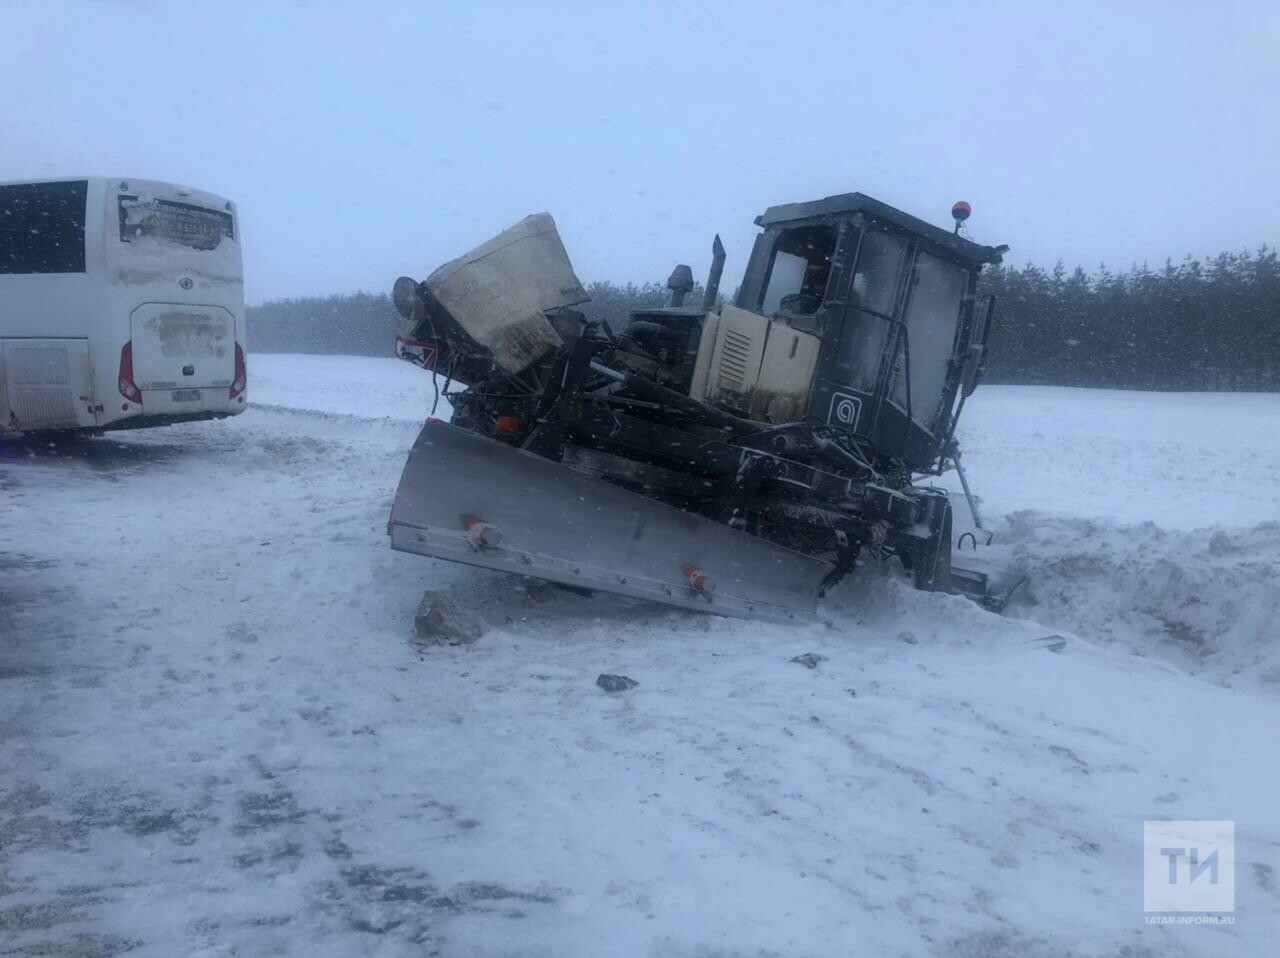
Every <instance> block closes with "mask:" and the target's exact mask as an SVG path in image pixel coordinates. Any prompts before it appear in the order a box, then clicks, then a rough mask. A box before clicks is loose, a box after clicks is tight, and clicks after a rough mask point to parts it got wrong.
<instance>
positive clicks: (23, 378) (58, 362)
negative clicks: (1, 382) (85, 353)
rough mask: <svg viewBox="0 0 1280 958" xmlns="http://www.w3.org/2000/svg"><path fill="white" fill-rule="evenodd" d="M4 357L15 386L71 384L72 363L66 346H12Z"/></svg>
mask: <svg viewBox="0 0 1280 958" xmlns="http://www.w3.org/2000/svg"><path fill="white" fill-rule="evenodd" d="M4 358H5V368H6V370H7V371H8V375H9V381H10V382H11V383H12V384H13V385H15V386H70V385H71V363H70V362H69V361H68V357H67V350H66V348H65V347H58V346H19V347H16V348H14V347H10V348H9V349H7V350H5V356H4Z"/></svg>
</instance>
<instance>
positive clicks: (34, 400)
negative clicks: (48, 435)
mask: <svg viewBox="0 0 1280 958" xmlns="http://www.w3.org/2000/svg"><path fill="white" fill-rule="evenodd" d="M9 394H10V396H12V397H13V406H14V408H13V412H14V413H15V414H16V415H17V417H18V421H19V422H21V423H32V424H34V423H46V422H62V421H65V420H71V421H72V422H74V421H75V418H76V406H75V402H74V398H73V397H72V395H71V390H70V389H50V388H49V387H48V386H44V387H40V388H36V389H32V388H31V387H22V386H18V387H16V388H12V389H10V391H9Z"/></svg>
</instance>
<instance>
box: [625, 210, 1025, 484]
mask: <svg viewBox="0 0 1280 958" xmlns="http://www.w3.org/2000/svg"><path fill="white" fill-rule="evenodd" d="M967 214H968V206H967V204H963V203H958V204H956V207H955V209H953V215H956V216H957V231H956V232H949V231H947V230H945V229H941V228H939V227H937V226H934V225H932V224H930V223H926V222H925V221H923V220H920V219H917V218H916V217H914V216H910V215H908V214H906V213H903V212H901V211H899V210H896V209H894V208H893V207H891V206H888V205H886V204H884V203H881V202H879V201H877V200H874V199H872V198H871V197H868V196H865V195H863V194H861V193H848V194H844V195H841V196H831V197H827V198H826V199H822V200H816V201H812V202H806V203H791V204H787V205H783V206H774V207H770V208H769V209H768V210H766V211H765V212H764V213H763V214H762V215H760V216H758V217H757V218H756V225H757V226H760V227H763V231H762V232H761V233H760V234H759V235H758V236H757V237H756V240H755V246H754V248H753V250H752V253H751V257H750V260H749V261H748V263H747V267H746V272H745V275H744V278H743V282H742V285H741V286H740V287H739V289H738V293H737V296H736V297H735V300H734V302H733V304H732V305H725V306H723V307H721V308H720V309H719V310H714V309H711V308H708V309H707V311H706V312H705V314H704V313H703V310H702V309H690V308H686V307H683V306H674V305H673V306H671V307H667V308H659V309H649V310H643V311H640V312H637V313H636V314H635V315H634V317H633V320H632V323H631V325H630V326H628V327H627V329H626V330H625V331H623V334H622V335H623V337H624V339H631V340H638V341H640V342H641V343H642V344H643V345H644V346H645V347H646V348H648V350H649V351H650V352H653V351H655V349H657V348H660V347H661V345H662V342H663V340H664V339H665V340H666V341H667V342H668V344H669V345H672V346H676V347H678V348H683V349H685V350H686V351H687V352H688V354H689V355H690V357H691V362H689V363H687V364H686V374H687V375H686V376H683V377H680V378H679V381H675V382H669V383H668V384H669V385H671V386H673V387H674V388H678V389H679V390H680V391H682V392H687V393H688V395H689V396H690V397H691V398H693V399H696V400H699V401H702V402H709V403H712V404H714V405H716V406H720V407H722V408H725V409H728V410H731V411H733V412H734V413H736V414H739V415H742V416H746V417H749V418H751V419H754V420H757V421H761V422H769V423H775V424H777V423H787V422H795V421H798V420H801V419H806V418H807V419H810V420H816V421H819V422H824V423H829V424H833V425H836V426H840V427H844V428H846V429H849V430H850V431H852V432H854V433H856V434H858V435H860V436H862V437H864V438H865V439H866V440H868V441H869V442H870V443H871V445H872V446H873V447H874V448H875V450H876V451H877V453H879V455H881V456H882V457H885V458H889V459H897V460H901V461H902V462H904V463H905V464H906V465H907V466H909V467H910V468H911V469H912V470H913V471H915V472H921V473H923V472H933V471H936V469H937V468H938V467H939V463H940V459H941V458H942V456H943V452H944V450H945V449H946V447H947V444H948V443H949V441H950V440H951V438H952V433H953V431H954V428H955V421H956V415H957V413H958V407H959V404H960V403H959V401H960V400H961V399H962V398H963V397H964V396H967V395H968V394H969V393H971V392H972V391H973V388H974V387H975V386H976V384H977V382H978V379H979V377H980V375H981V371H982V366H983V361H984V356H985V351H986V342H987V334H988V332H989V330H990V319H991V310H992V302H991V300H990V299H989V298H984V299H981V300H980V299H979V298H978V296H977V292H976V291H977V281H978V273H979V271H980V270H981V268H982V267H983V266H984V265H986V264H995V263H999V262H1000V261H1001V255H1002V254H1003V253H1004V252H1005V251H1006V248H1005V247H990V246H981V245H979V244H977V243H973V242H970V241H969V240H968V239H965V238H964V237H962V236H960V235H959V231H958V226H959V223H960V221H961V219H962V218H963V217H965V216H967ZM681 269H682V268H678V269H677V272H676V273H674V274H673V276H672V285H673V286H674V287H675V289H674V292H675V296H674V297H673V298H674V299H679V298H680V297H681V295H682V291H681V289H680V285H679V280H678V279H677V277H678V276H680V275H682V273H681ZM714 272H715V270H714V269H713V273H714ZM714 285H715V284H714V281H713V282H709V283H708V289H709V290H711V294H710V296H708V300H713V299H714V296H715V291H714ZM704 306H706V307H710V306H711V302H709V301H704ZM704 315H705V318H703V317H704ZM691 326H692V328H690V327H691ZM682 327H683V328H685V329H688V330H689V334H690V335H691V337H692V338H693V339H694V340H695V341H694V342H693V343H692V344H686V343H683V342H681V336H680V335H679V334H678V333H677V330H679V329H681V328H682Z"/></svg>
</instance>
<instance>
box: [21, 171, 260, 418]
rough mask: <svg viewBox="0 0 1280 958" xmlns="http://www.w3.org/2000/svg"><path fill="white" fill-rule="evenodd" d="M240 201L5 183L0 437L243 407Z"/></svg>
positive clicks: (88, 184)
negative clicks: (9, 434) (0, 433)
mask: <svg viewBox="0 0 1280 958" xmlns="http://www.w3.org/2000/svg"><path fill="white" fill-rule="evenodd" d="M244 345H245V326H244V280H243V276H242V271H241V259H240V224H239V220H238V218H237V216H236V209H235V204H233V203H231V202H230V201H228V200H225V199H223V198H222V197H219V196H214V195H213V194H211V193H204V192H201V191H199V190H192V189H188V188H186V187H184V186H175V185H173V184H171V183H157V182H153V181H149V180H134V179H108V178H106V177H90V178H87V179H60V180H45V181H35V182H27V183H0V432H3V431H19V432H31V431H36V430H43V429H104V428H120V427H125V426H150V425H162V424H164V423H170V422H179V421H183V420H192V419H212V418H219V417H222V416H228V415H234V414H236V413H239V412H243V411H244V409H245V405H246V395H245V387H246V375H245V362H244Z"/></svg>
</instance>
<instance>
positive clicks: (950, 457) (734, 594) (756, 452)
mask: <svg viewBox="0 0 1280 958" xmlns="http://www.w3.org/2000/svg"><path fill="white" fill-rule="evenodd" d="M952 213H953V216H954V217H955V220H956V223H955V229H954V231H953V230H948V229H943V228H939V227H937V226H933V225H931V224H929V223H926V222H924V221H923V220H920V219H917V218H915V217H913V216H909V215H907V214H905V213H903V212H900V211H899V210H896V209H894V208H892V207H890V206H887V205H886V204H884V203H881V202H878V201H876V200H874V199H871V198H870V197H868V196H864V195H862V194H860V193H850V194H845V195H841V196H832V197H828V198H826V199H822V200H816V201H813V202H806V203H794V204H788V205H784V206H775V207H771V208H770V209H768V210H766V211H765V213H764V214H763V215H761V216H759V217H757V218H756V225H757V226H759V227H761V232H760V234H759V235H758V236H757V237H756V240H755V246H754V249H753V251H752V253H751V257H750V260H749V262H748V263H747V267H746V272H745V275H744V277H743V280H742V284H741V286H740V287H739V289H738V291H737V293H736V295H735V296H734V298H733V302H732V303H729V302H723V301H722V300H721V297H720V296H719V288H720V278H721V273H722V271H723V267H724V260H725V251H724V247H723V245H722V244H721V242H720V237H719V236H717V237H716V238H715V241H714V243H713V245H712V263H711V270H710V274H709V276H708V279H707V281H706V284H705V287H704V289H703V291H702V296H701V300H700V302H698V303H697V304H696V305H686V303H685V300H686V298H687V297H688V294H689V293H690V292H693V291H694V282H693V277H692V272H691V270H690V269H689V267H688V266H684V265H680V266H677V267H676V269H675V271H674V272H673V273H672V275H671V278H670V280H669V281H668V284H667V285H668V288H669V289H670V290H671V299H670V305H667V306H661V307H657V308H650V309H642V310H638V311H636V312H634V313H633V314H632V315H631V317H630V319H629V321H628V322H626V324H625V325H622V328H616V329H614V328H610V327H609V325H608V324H607V323H605V322H603V321H598V320H597V321H593V320H592V319H591V318H590V317H589V315H587V314H586V313H584V311H583V310H581V309H578V308H577V307H579V306H581V305H582V304H583V303H586V302H587V301H588V296H587V293H586V291H585V290H584V288H583V286H582V284H581V283H580V282H579V280H578V278H577V276H575V275H574V271H573V267H572V265H571V264H570V262H569V258H568V256H567V254H566V253H565V248H564V245H563V244H562V242H561V239H560V236H559V234H558V233H557V231H556V227H555V223H554V222H553V221H552V218H551V217H550V216H549V215H547V214H545V213H541V214H536V215H533V216H530V217H528V218H526V219H524V220H523V221H521V222H520V223H518V224H517V225H515V226H514V227H512V228H511V229H509V230H507V231H505V232H503V233H502V234H500V235H499V236H497V237H495V238H494V239H493V240H491V241H489V242H488V243H485V244H484V245H482V246H480V247H478V248H477V249H475V250H473V251H472V252H470V253H468V254H466V255H464V256H462V257H460V258H459V259H456V260H454V261H452V262H450V263H448V264H446V265H444V266H442V267H440V268H439V269H437V270H436V271H435V272H433V273H432V274H431V275H430V276H429V277H428V278H427V279H426V280H425V281H422V282H419V281H416V280H413V279H411V278H409V277H406V276H402V277H401V278H400V279H398V280H397V281H396V284H395V287H394V292H393V299H394V302H395V305H396V309H397V310H398V311H399V312H400V314H401V315H402V316H403V317H404V318H405V320H406V322H407V324H408V328H407V331H406V333H405V334H404V335H401V336H397V338H396V353H397V355H399V356H400V357H401V358H402V359H405V360H407V361H409V362H412V363H415V364H416V365H419V366H422V367H423V368H425V369H427V370H430V371H431V372H432V375H433V377H436V379H437V386H438V385H439V382H438V380H439V379H440V378H443V379H444V380H445V383H444V392H445V394H446V395H447V396H448V399H449V402H450V405H451V407H452V420H451V421H450V422H448V423H446V422H443V421H441V420H438V419H435V418H434V413H435V410H434V409H433V411H432V416H433V418H430V419H428V420H427V423H426V425H425V426H424V427H423V429H422V432H421V434H420V435H419V436H418V438H417V440H416V442H415V443H414V445H413V448H412V450H411V452H410V453H409V458H408V461H407V463H406V464H405V467H404V472H403V475H402V477H401V479H400V484H399V488H398V490H397V492H396V497H395V501H394V504H393V506H392V510H391V517H390V520H389V522H388V531H389V533H390V536H391V546H392V548H393V549H397V550H401V551H404V552H412V553H416V554H418V555H424V556H431V557H434V558H438V559H447V560H450V561H453V562H461V563H467V564H469V565H473V566H481V567H484V568H488V569H495V570H501V571H504V572H509V573H514V574H517V575H520V576H532V577H535V578H538V579H543V580H548V581H550V582H552V583H556V584H559V585H562V586H566V587H568V588H569V589H571V590H574V591H578V592H583V593H590V592H595V591H601V592H608V593H616V594H620V595H624V596H631V597H635V598H642V599H649V600H652V601H656V602H661V603H666V604H669V605H675V606H682V607H685V608H689V609H695V610H699V611H704V612H711V613H717V614H720V615H728V616H739V617H743V618H755V619H764V620H773V621H781V622H796V621H802V620H807V619H812V618H813V617H814V615H815V614H816V606H817V601H818V599H819V597H820V596H822V595H824V594H825V593H826V591H827V590H829V589H830V588H831V587H832V586H833V585H834V584H835V583H836V582H838V581H839V580H840V579H841V578H842V577H843V576H845V575H846V574H848V573H849V572H850V571H851V570H852V569H853V568H854V565H855V562H856V561H857V560H858V558H859V556H860V555H861V556H868V557H872V558H874V559H876V560H878V561H884V560H888V559H892V558H894V557H896V558H897V559H898V560H900V562H901V564H902V566H903V567H905V569H906V570H908V572H909V574H910V576H911V577H912V580H913V582H914V584H915V585H916V586H917V587H918V588H921V589H930V590H941V591H949V592H957V593H962V594H966V595H969V596H972V597H973V598H975V599H977V600H979V601H981V602H983V603H984V604H986V605H987V606H988V607H992V608H997V607H998V606H999V604H1000V603H999V600H998V599H997V598H996V597H994V596H992V595H991V594H990V592H989V589H988V583H987V579H986V576H985V574H982V573H979V572H976V571H967V570H964V569H961V568H959V567H958V566H955V565H953V564H952V561H951V559H952V549H953V542H952V537H953V530H952V509H951V503H950V500H949V497H948V495H947V493H946V491H945V490H942V489H939V488H935V487H931V486H929V485H927V484H923V483H927V481H928V479H929V477H932V476H937V475H940V474H941V473H943V472H944V471H946V470H948V469H950V468H953V467H954V468H956V469H957V470H959V450H958V449H957V446H956V442H955V429H956V424H957V421H958V419H959V416H960V412H961V410H962V408H963V406H964V401H965V399H966V398H967V397H968V396H969V395H970V394H971V393H972V392H973V390H974V388H975V387H976V385H977V384H978V381H979V379H980V378H981V375H982V371H983V365H984V358H985V351H986V342H987V334H988V331H989V329H990V323H991V315H992V306H993V303H992V301H991V300H990V299H989V298H984V299H979V297H978V296H977V293H976V287H977V280H978V273H979V271H980V270H981V268H982V267H983V266H984V265H986V264H994V263H999V262H1000V260H1001V255H1002V254H1003V253H1004V252H1006V251H1007V247H1003V246H996V247H991V246H981V245H978V244H977V243H974V242H971V241H969V240H968V239H966V238H964V237H962V236H961V235H960V224H961V222H962V220H964V219H965V218H967V216H968V213H969V208H968V205H967V204H964V203H957V204H956V206H955V208H954V209H953V211H952ZM462 384H465V386H463V385H462ZM451 390H452V391H451ZM436 395H437V398H438V397H439V392H437V394H436ZM961 478H962V480H963V478H964V476H963V473H961ZM964 487H965V491H966V495H967V494H968V483H967V481H966V482H964ZM970 506H971V507H972V506H973V500H972V498H970ZM975 524H978V523H977V517H976V513H975Z"/></svg>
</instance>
